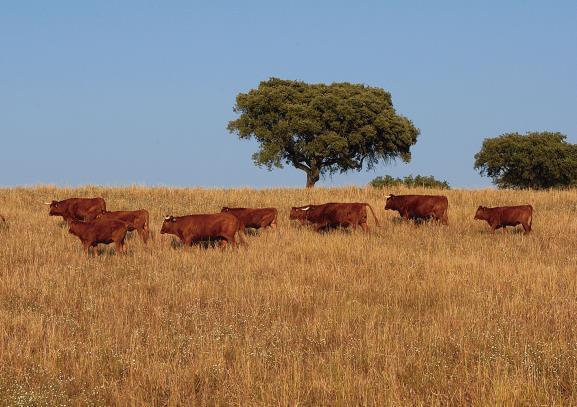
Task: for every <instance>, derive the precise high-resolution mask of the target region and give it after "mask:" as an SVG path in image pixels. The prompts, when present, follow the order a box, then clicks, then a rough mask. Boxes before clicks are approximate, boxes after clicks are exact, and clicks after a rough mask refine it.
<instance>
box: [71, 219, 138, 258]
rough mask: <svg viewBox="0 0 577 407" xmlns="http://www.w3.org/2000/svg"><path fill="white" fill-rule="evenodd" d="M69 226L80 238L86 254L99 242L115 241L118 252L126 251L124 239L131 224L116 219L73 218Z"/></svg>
mask: <svg viewBox="0 0 577 407" xmlns="http://www.w3.org/2000/svg"><path fill="white" fill-rule="evenodd" d="M68 228H69V229H68V232H69V233H71V234H73V235H74V236H77V237H78V238H79V239H80V241H81V242H82V246H83V248H84V253H86V254H89V249H90V248H91V247H96V246H97V245H98V243H105V244H110V243H114V245H115V249H116V252H117V253H121V252H123V251H124V239H125V238H126V232H128V229H129V228H130V225H129V224H128V223H126V222H122V221H120V220H116V219H96V220H91V221H88V222H82V221H78V220H73V219H71V220H69V221H68Z"/></svg>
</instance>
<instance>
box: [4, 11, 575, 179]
mask: <svg viewBox="0 0 577 407" xmlns="http://www.w3.org/2000/svg"><path fill="white" fill-rule="evenodd" d="M207 3H208V2H194V1H164V2H161V1H77V0H71V1H58V0H55V1H25V0H14V1H10V0H5V1H2V3H1V4H0V112H1V113H0V149H1V151H2V153H1V155H0V185H4V186H11V185H30V184H39V183H51V184H58V185H78V184H86V183H91V184H106V185H126V184H132V183H138V184H146V185H179V186H205V187H213V186H215V187H217V186H218V187H233V186H252V187H269V186H285V185H286V186H303V185H304V183H305V175H304V173H303V172H301V171H298V170H295V169H292V168H285V169H283V170H274V171H272V172H269V171H267V170H266V169H261V168H258V167H255V166H254V165H253V163H252V160H251V154H252V152H254V151H255V150H256V148H257V146H256V144H254V143H252V142H246V141H240V140H238V139H237V137H236V136H234V135H231V134H229V133H228V132H227V131H226V125H227V122H228V121H229V120H231V119H233V118H234V117H235V116H234V113H233V112H232V107H233V105H234V101H235V96H236V95H237V94H238V93H239V92H246V91H248V90H250V89H251V88H254V87H256V86H257V85H258V83H259V82H260V81H261V80H266V79H268V78H269V77H273V76H274V77H280V78H283V79H298V80H304V81H307V82H325V83H330V82H341V81H347V82H354V83H365V84H367V85H371V86H378V87H382V88H384V89H386V90H387V91H389V92H391V94H392V96H393V103H394V105H395V108H396V109H397V111H398V112H399V113H401V114H403V115H405V116H407V117H409V118H410V119H411V120H413V122H414V124H415V125H416V126H417V127H419V128H420V129H421V135H420V137H419V140H418V142H417V144H416V146H415V147H413V150H412V151H413V158H412V161H411V163H410V164H403V163H402V162H398V163H396V164H393V165H390V166H384V165H382V166H379V167H378V168H377V169H376V170H375V171H370V172H366V171H363V172H360V173H350V174H348V175H335V176H334V177H333V178H332V179H331V178H327V179H325V180H323V181H321V183H320V184H319V185H342V184H359V185H361V184H366V183H367V182H368V181H369V180H370V179H372V178H374V177H375V176H377V175H383V174H386V173H388V174H391V175H395V176H403V175H408V174H411V173H412V174H431V175H434V176H435V177H438V178H441V179H446V180H448V181H449V182H450V183H451V185H453V186H460V187H482V186H487V185H490V182H489V180H488V179H486V178H481V177H480V176H479V175H478V174H477V173H476V172H475V171H474V170H473V155H474V154H475V153H476V152H477V151H478V150H479V148H480V145H481V142H482V140H483V139H484V138H486V137H494V136H497V135H499V134H501V133H503V132H511V131H519V132H525V131H529V130H552V131H560V132H563V133H565V134H567V135H568V137H569V140H570V141H571V142H573V143H577V2H575V0H571V1H563V0H559V1H555V2H544V1H482V2H464V1H452V2H445V1H430V2H425V1H422V2H411V1H386V2H385V1H382V2H381V1H371V2H363V4H359V3H361V2H352V1H351V2H339V1H323V2H321V1H317V2H313V1H294V2H287V1H283V2H280V1H278V2H276V1H262V2H256V1H230V2H223V1H220V2H219V1H215V2H212V4H211V5H207ZM473 3H475V4H474V5H473Z"/></svg>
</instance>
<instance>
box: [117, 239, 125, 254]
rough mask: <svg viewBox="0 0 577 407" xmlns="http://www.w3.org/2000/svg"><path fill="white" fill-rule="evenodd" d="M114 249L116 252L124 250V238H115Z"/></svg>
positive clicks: (119, 252)
mask: <svg viewBox="0 0 577 407" xmlns="http://www.w3.org/2000/svg"><path fill="white" fill-rule="evenodd" d="M114 250H115V251H116V253H117V254H121V253H124V251H125V249H124V239H120V240H116V241H115V242H114Z"/></svg>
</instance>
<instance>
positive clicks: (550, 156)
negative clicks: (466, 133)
mask: <svg viewBox="0 0 577 407" xmlns="http://www.w3.org/2000/svg"><path fill="white" fill-rule="evenodd" d="M566 138H567V137H566V136H565V135H563V134H561V133H553V132H529V133H527V134H525V135H521V134H519V133H506V134H503V135H501V136H499V137H495V138H488V139H485V141H483V146H482V147H481V151H479V152H478V153H477V154H476V155H475V169H477V170H479V172H480V173H481V175H486V176H488V177H490V178H492V179H493V183H494V184H495V185H497V186H498V187H499V188H532V189H546V188H566V187H571V186H577V145H574V144H570V143H567V141H566Z"/></svg>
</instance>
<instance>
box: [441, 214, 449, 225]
mask: <svg viewBox="0 0 577 407" xmlns="http://www.w3.org/2000/svg"><path fill="white" fill-rule="evenodd" d="M441 223H442V224H443V225H445V226H449V217H448V216H447V212H443V216H442V217H441Z"/></svg>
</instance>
